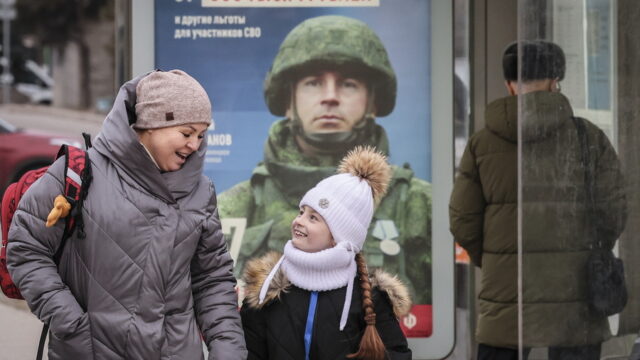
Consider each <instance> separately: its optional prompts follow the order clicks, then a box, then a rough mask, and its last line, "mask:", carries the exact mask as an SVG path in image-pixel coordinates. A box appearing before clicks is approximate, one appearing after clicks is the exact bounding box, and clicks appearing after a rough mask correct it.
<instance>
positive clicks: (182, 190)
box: [8, 76, 246, 360]
mask: <svg viewBox="0 0 640 360" xmlns="http://www.w3.org/2000/svg"><path fill="white" fill-rule="evenodd" d="M142 77H143V76H141V77H138V78H136V79H134V80H131V81H130V82H128V83H127V84H125V85H124V86H123V87H122V88H121V89H120V92H119V94H118V96H117V98H116V100H115V104H114V107H113V109H112V110H111V112H110V113H109V115H107V118H106V119H105V122H104V124H103V127H102V131H101V133H100V134H99V136H98V137H97V138H96V141H95V146H94V147H93V148H92V149H91V150H90V151H89V156H90V159H91V166H92V171H93V182H92V183H91V186H90V188H89V192H88V196H87V198H86V200H85V202H84V209H83V218H84V229H85V232H86V238H84V239H80V238H78V237H77V232H76V234H74V236H73V237H71V238H70V239H69V240H68V241H67V243H66V246H65V248H64V251H63V255H62V258H61V261H60V266H59V269H56V266H55V264H54V262H53V260H52V256H53V254H54V253H55V252H56V249H57V248H58V246H59V244H60V239H61V235H62V231H63V226H64V222H63V221H59V222H58V224H57V225H56V226H54V227H53V228H45V226H44V224H45V219H46V217H47V214H48V212H49V210H50V209H51V207H52V204H53V199H54V197H55V196H56V195H58V194H61V193H62V186H63V183H64V177H63V170H64V164H63V163H62V162H61V161H57V162H56V163H55V164H54V165H53V166H51V167H50V168H49V171H48V172H47V174H46V175H45V176H43V177H42V178H41V179H40V180H39V181H38V182H36V183H35V184H34V185H33V186H32V187H31V188H30V189H29V190H28V191H27V193H26V194H25V195H24V197H23V198H22V200H21V201H20V204H19V207H18V211H17V212H16V213H15V216H14V219H13V221H12V226H11V229H10V234H9V245H8V265H9V266H8V267H9V271H10V273H11V276H12V278H13V280H14V281H15V283H16V284H17V285H18V287H19V288H20V291H21V292H22V294H23V296H24V297H25V299H26V300H27V302H28V304H29V307H30V308H31V310H32V311H33V313H34V314H36V315H37V316H38V318H40V319H41V320H42V321H44V322H45V323H48V324H49V326H50V341H49V359H51V360H55V359H83V360H85V359H145V360H151V359H202V358H203V346H202V341H203V340H202V338H204V341H205V343H206V345H207V347H208V349H209V359H225V360H228V359H245V358H246V348H245V343H244V336H243V332H242V326H241V323H240V316H239V313H238V311H237V296H236V293H235V291H234V286H235V279H234V277H233V273H232V266H233V262H232V260H231V257H230V256H229V253H228V252H227V248H226V245H225V242H224V239H223V236H222V232H221V228H220V221H219V219H218V211H217V203H216V196H215V191H214V188H213V184H212V183H211V181H210V180H209V179H208V178H206V177H204V176H203V175H202V167H203V162H204V156H205V151H206V141H203V143H202V145H201V146H200V148H199V150H198V151H197V152H195V153H193V154H192V155H191V156H190V157H189V158H188V159H187V161H186V163H185V164H184V166H183V167H182V169H180V170H178V171H175V172H167V173H161V172H160V171H159V170H158V169H157V168H156V167H155V165H154V164H153V162H152V160H151V158H150V156H149V155H148V153H147V152H146V150H145V149H144V148H143V147H142V145H141V144H140V142H139V141H138V137H137V134H136V133H135V131H134V130H132V129H131V127H130V123H132V122H134V121H135V115H134V114H135V112H131V111H129V112H127V108H129V109H131V106H133V105H134V104H135V100H136V94H135V89H136V84H137V83H138V81H139V80H140V79H141V78H142ZM125 104H129V105H125ZM201 335H202V337H201Z"/></svg>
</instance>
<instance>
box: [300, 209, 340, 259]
mask: <svg viewBox="0 0 640 360" xmlns="http://www.w3.org/2000/svg"><path fill="white" fill-rule="evenodd" d="M291 241H292V242H293V246H295V247H296V248H298V249H300V250H302V251H306V252H318V251H321V250H325V249H328V248H331V247H334V246H335V245H336V243H335V241H333V236H331V231H330V230H329V226H327V223H326V222H325V221H324V219H323V218H322V216H320V214H318V213H317V212H316V211H315V210H313V209H312V208H310V207H308V206H306V205H305V206H303V207H302V209H300V213H299V214H298V216H296V218H295V219H293V222H292V223H291Z"/></svg>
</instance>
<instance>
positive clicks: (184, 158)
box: [176, 151, 189, 160]
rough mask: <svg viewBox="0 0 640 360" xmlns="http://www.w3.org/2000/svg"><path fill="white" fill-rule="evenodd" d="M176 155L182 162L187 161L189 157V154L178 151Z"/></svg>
mask: <svg viewBox="0 0 640 360" xmlns="http://www.w3.org/2000/svg"><path fill="white" fill-rule="evenodd" d="M176 155H178V157H179V158H180V159H182V160H187V157H188V156H189V154H184V153H180V152H177V151H176Z"/></svg>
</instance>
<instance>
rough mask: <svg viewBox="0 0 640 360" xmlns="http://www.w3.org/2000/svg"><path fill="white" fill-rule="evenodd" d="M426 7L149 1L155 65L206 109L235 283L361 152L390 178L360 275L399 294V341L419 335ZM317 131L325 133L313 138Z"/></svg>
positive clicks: (414, 1)
mask: <svg viewBox="0 0 640 360" xmlns="http://www.w3.org/2000/svg"><path fill="white" fill-rule="evenodd" d="M430 5H431V2H430V1H426V0H403V1H385V0H193V1H188V0H171V1H167V0H162V1H155V3H154V6H155V19H154V22H155V26H154V27H155V37H154V39H155V40H154V41H155V44H154V45H155V46H154V48H155V54H154V59H155V66H156V67H157V68H159V69H162V70H170V69H182V70H185V71H186V72H187V73H189V74H190V75H192V76H193V77H194V78H196V79H197V80H198V81H199V82H200V83H201V84H202V85H203V86H204V88H205V90H206V91H207V93H208V94H209V96H210V98H211V101H212V105H213V124H212V126H211V128H210V129H209V132H208V135H207V141H208V146H209V147H208V151H207V158H206V165H205V174H206V175H207V176H208V177H210V178H211V179H212V180H213V182H214V183H215V185H216V190H217V193H218V204H219V211H220V218H221V220H222V225H223V231H224V232H225V236H226V237H227V240H228V244H229V249H230V252H231V254H232V257H233V258H234V260H235V262H236V270H235V271H236V276H237V277H238V278H240V276H241V274H242V269H243V267H244V265H245V264H246V261H247V260H249V259H251V258H253V257H256V256H260V255H262V254H264V253H265V252H267V251H269V250H275V251H279V252H281V251H282V249H283V247H284V244H285V243H286V241H288V240H289V239H290V238H291V230H290V226H291V221H292V220H293V218H294V217H295V216H296V215H297V213H298V203H299V201H300V199H301V197H302V195H304V193H305V192H306V191H307V190H309V189H310V188H311V187H313V186H314V185H315V184H316V183H317V182H318V181H319V180H321V179H322V178H324V177H326V176H329V175H331V174H333V173H335V169H336V166H337V164H338V162H339V160H340V158H342V156H343V155H344V154H345V152H346V151H347V150H348V149H350V148H353V147H355V146H356V145H363V144H366V145H374V146H376V148H378V149H379V150H381V151H383V152H386V153H388V155H389V162H390V163H391V164H392V165H394V174H393V179H392V182H391V185H390V187H389V190H388V194H387V195H386V196H385V198H383V200H382V202H381V203H380V206H379V207H378V210H377V211H376V213H375V215H374V219H373V221H372V223H371V226H370V228H369V232H368V237H367V240H366V242H365V245H364V248H363V252H364V254H365V255H366V259H367V263H368V266H369V267H370V268H371V269H373V268H383V269H384V270H386V271H387V272H389V273H391V274H397V275H398V277H399V278H400V279H402V280H403V281H404V282H405V283H406V284H407V285H408V286H409V288H410V291H411V293H412V295H413V298H414V303H415V305H414V307H413V308H412V311H411V313H410V314H409V315H408V316H407V317H405V318H403V319H401V325H402V326H403V330H404V331H405V333H406V334H407V336H408V337H411V338H426V337H429V336H431V334H432V332H433V327H432V304H433V300H432V272H431V268H432V267H431V265H432V256H431V255H432V228H431V213H432V211H431V207H432V202H431V197H432V194H431V180H432V171H431V170H432V164H431V161H432V156H431V152H432V146H431V139H432V134H431V131H432V127H431V124H432V119H431V113H432V111H431V106H432V104H431V99H432V96H431V95H432V94H431V91H432V89H431V76H432V74H431V57H432V54H431V51H432V50H431V49H432V48H431V39H432V36H431V26H430V21H431V14H430V11H431V9H430ZM301 24H302V25H301ZM336 24H337V25H336ZM334 27H335V29H334ZM351 31H353V32H354V33H357V34H358V35H357V36H351V35H352V34H351ZM285 39H288V40H290V41H289V42H287V41H286V40H285ZM283 42H286V43H287V44H288V45H287V46H284V47H281V45H282V44H283ZM371 49H375V50H371ZM265 94H267V95H265ZM354 94H355V95H354ZM357 94H360V95H363V94H364V95H363V96H361V97H359V98H358V97H357ZM354 96H355V97H354ZM314 106H315V107H314ZM319 108H323V109H325V110H324V111H325V113H322V114H319V113H317V112H316V110H315V109H319ZM327 109H328V110H327ZM318 118H321V119H324V120H325V122H326V123H329V124H333V125H332V126H335V128H336V129H337V130H336V131H335V132H331V131H329V132H327V131H326V127H325V128H324V129H323V130H321V131H317V129H316V128H314V126H313V123H314V121H315V120H316V119H318ZM240 285H242V283H240ZM240 291H241V295H242V290H240ZM436 310H437V309H436Z"/></svg>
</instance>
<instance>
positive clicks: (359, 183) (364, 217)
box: [300, 147, 391, 253]
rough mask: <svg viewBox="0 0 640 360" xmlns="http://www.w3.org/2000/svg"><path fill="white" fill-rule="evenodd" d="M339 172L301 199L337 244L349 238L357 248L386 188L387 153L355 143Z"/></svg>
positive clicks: (362, 243)
mask: <svg viewBox="0 0 640 360" xmlns="http://www.w3.org/2000/svg"><path fill="white" fill-rule="evenodd" d="M338 172H339V174H337V175H333V176H330V177H328V178H326V179H324V180H322V181H320V182H319V183H318V185H316V186H315V187H314V188H312V189H311V190H309V191H308V192H307V193H306V194H305V195H304V197H303V198H302V200H301V201H300V208H302V207H303V206H304V205H306V206H309V207H311V208H313V209H314V210H315V211H316V212H317V213H319V214H320V215H321V216H322V217H323V218H324V221H325V222H326V223H327V225H328V226H329V230H331V235H332V236H333V239H334V240H335V242H336V243H337V244H339V243H343V242H349V243H350V244H351V245H352V246H353V247H354V248H355V252H356V253H357V252H360V250H361V249H362V246H363V245H364V240H365V239H366V238H367V230H368V228H369V224H370V223H371V218H372V217H373V210H374V209H375V204H374V202H376V201H378V200H379V199H380V198H382V196H383V195H384V193H385V192H386V189H387V185H388V184H389V179H390V177H391V169H390V168H389V165H388V164H387V162H386V157H385V156H384V155H382V154H380V153H377V152H376V151H374V149H373V148H370V147H356V148H355V149H354V150H352V151H351V152H349V154H347V156H346V157H345V158H344V159H343V160H342V163H341V164H340V167H339V168H338Z"/></svg>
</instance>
